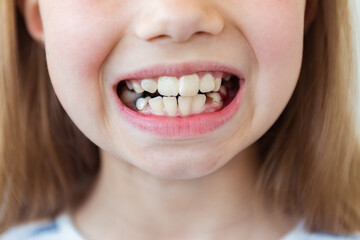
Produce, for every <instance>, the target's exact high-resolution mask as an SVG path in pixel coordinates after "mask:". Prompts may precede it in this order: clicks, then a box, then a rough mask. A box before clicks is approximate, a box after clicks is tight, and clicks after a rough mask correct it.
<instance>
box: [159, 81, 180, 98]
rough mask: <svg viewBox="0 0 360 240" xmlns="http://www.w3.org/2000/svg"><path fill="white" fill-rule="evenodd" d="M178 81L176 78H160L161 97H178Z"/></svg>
mask: <svg viewBox="0 0 360 240" xmlns="http://www.w3.org/2000/svg"><path fill="white" fill-rule="evenodd" d="M178 85H179V84H178V79H177V78H176V77H159V80H158V91H159V93H160V94H161V95H163V96H167V97H171V96H174V97H175V96H177V95H178V89H179V86H178Z"/></svg>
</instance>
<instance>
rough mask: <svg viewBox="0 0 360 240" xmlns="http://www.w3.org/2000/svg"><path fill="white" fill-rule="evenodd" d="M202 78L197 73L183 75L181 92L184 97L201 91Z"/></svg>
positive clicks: (180, 83)
mask: <svg viewBox="0 0 360 240" xmlns="http://www.w3.org/2000/svg"><path fill="white" fill-rule="evenodd" d="M199 87H200V79H199V76H198V75H197V74H192V75H187V76H182V77H181V78H180V80H179V94H180V95H181V96H184V97H191V96H196V94H197V93H198V92H199Z"/></svg>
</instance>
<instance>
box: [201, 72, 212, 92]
mask: <svg viewBox="0 0 360 240" xmlns="http://www.w3.org/2000/svg"><path fill="white" fill-rule="evenodd" d="M214 88H215V82H214V77H213V75H211V74H210V73H208V74H206V75H205V76H204V77H203V78H202V79H201V81H200V92H203V93H206V92H211V91H212V90H213V89H214Z"/></svg>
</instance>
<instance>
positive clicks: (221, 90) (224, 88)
mask: <svg viewBox="0 0 360 240" xmlns="http://www.w3.org/2000/svg"><path fill="white" fill-rule="evenodd" d="M219 91H220V93H221V94H222V95H223V96H226V95H227V89H226V87H225V86H221V87H220V90H219Z"/></svg>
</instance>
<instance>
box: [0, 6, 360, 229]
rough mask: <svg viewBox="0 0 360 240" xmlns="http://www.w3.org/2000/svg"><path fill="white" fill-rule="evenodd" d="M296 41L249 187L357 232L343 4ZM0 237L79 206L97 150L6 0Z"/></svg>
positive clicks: (320, 15) (357, 169)
mask: <svg viewBox="0 0 360 240" xmlns="http://www.w3.org/2000/svg"><path fill="white" fill-rule="evenodd" d="M318 4H319V6H318V12H317V14H316V17H315V19H314V22H313V24H312V25H311V27H310V28H309V29H308V30H309V31H308V32H307V34H306V35H305V48H304V60H303V67H302V72H301V74H300V78H299V82H298V86H297V87H296V89H295V92H294V95H293V97H292V99H291V100H290V102H289V104H288V106H287V108H286V109H285V111H284V112H283V113H282V115H281V116H280V118H279V119H278V121H277V122H276V123H275V125H274V126H273V127H272V128H271V129H270V130H269V131H268V132H267V133H266V134H265V135H264V136H263V137H262V138H261V139H260V140H259V146H260V153H261V155H262V157H263V158H262V159H263V162H262V164H261V169H260V174H259V187H260V188H261V189H262V191H263V192H265V193H266V194H267V195H268V196H269V199H271V200H272V204H273V205H274V206H280V207H282V208H285V210H286V211H287V212H289V213H291V214H293V215H296V216H299V217H301V218H303V219H304V220H305V223H306V225H307V226H308V227H309V229H310V230H313V231H322V232H329V233H339V234H341V233H352V232H355V231H359V230H360V184H359V182H360V181H359V180H360V149H359V143H358V142H357V137H356V133H355V122H354V120H355V117H354V114H353V111H352V110H353V107H354V106H353V104H352V103H353V100H352V97H353V96H355V92H354V87H353V86H355V76H354V75H353V74H352V73H353V72H354V68H353V66H354V64H353V63H354V59H353V52H352V50H353V42H352V38H351V36H352V29H351V23H350V16H349V6H348V2H347V1H338V0H326V1H325V0H319V2H318ZM0 18H1V21H0V26H1V29H3V31H2V32H3V33H2V34H1V35H0V46H1V48H0V134H1V135H0V232H3V231H5V230H6V229H8V228H9V227H11V226H13V225H15V224H19V223H22V222H26V221H30V220H35V219H39V218H43V217H55V216H56V215H57V214H58V213H60V212H61V211H63V210H65V209H69V208H76V207H77V206H78V205H79V204H81V202H82V201H83V200H84V199H85V198H86V196H87V194H88V193H89V191H91V187H92V185H93V182H94V180H95V179H96V176H97V174H98V170H99V165H100V161H99V155H98V149H97V147H96V146H95V145H93V144H92V143H91V142H90V141H89V140H88V139H87V138H86V137H85V136H83V135H82V133H81V132H80V131H79V130H78V129H77V127H76V126H75V125H74V124H73V123H72V122H71V120H70V119H69V118H68V116H67V115H66V113H65V112H64V110H63V109H62V107H61V105H60V103H59V102H58V100H57V98H56V96H55V93H54V91H53V89H52V86H51V84H50V81H49V76H48V73H47V69H46V61H45V56H44V50H43V49H42V48H41V47H40V46H39V45H38V44H36V43H35V42H34V41H33V40H31V38H30V37H29V35H28V34H27V32H26V30H25V26H24V22H23V20H22V18H21V17H20V14H19V13H18V12H17V10H16V4H15V0H7V1H1V2H0Z"/></svg>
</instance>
